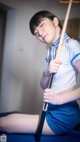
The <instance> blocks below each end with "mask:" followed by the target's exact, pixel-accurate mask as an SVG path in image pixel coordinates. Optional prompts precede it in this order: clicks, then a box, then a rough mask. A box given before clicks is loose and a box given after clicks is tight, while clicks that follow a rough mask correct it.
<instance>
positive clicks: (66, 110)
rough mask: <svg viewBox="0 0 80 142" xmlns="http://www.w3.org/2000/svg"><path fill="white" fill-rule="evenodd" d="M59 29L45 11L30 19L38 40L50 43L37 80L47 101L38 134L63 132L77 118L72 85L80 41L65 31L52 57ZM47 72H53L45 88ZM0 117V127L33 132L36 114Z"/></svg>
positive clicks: (79, 94)
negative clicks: (56, 54) (59, 47)
mask: <svg viewBox="0 0 80 142" xmlns="http://www.w3.org/2000/svg"><path fill="white" fill-rule="evenodd" d="M61 29H62V27H61V24H60V21H59V19H58V18H57V17H56V16H55V15H54V14H52V13H51V12H49V11H39V12H37V13H36V14H35V15H34V16H33V17H32V18H31V20H30V30H31V33H32V34H33V35H35V36H36V37H37V39H38V40H40V41H41V42H43V43H46V44H51V47H50V48H48V50H47V56H46V59H45V69H44V72H43V74H42V78H41V81H40V84H41V87H42V89H43V92H44V93H43V100H44V101H45V102H48V111H47V114H46V118H45V122H44V126H43V130H42V134H49V135H60V134H65V133H67V132H69V131H71V130H72V129H73V128H75V126H76V125H77V124H79V119H80V110H79V106H78V104H77V102H76V100H77V99H79V98H80V88H76V80H77V75H78V73H80V44H79V42H78V41H76V40H74V39H72V38H70V37H69V36H68V35H67V34H66V33H65V34H64V40H63V45H62V51H61V55H60V58H59V60H56V59H55V53H57V49H58V44H59V40H60V34H61ZM55 50H56V52H55ZM51 73H55V75H54V77H53V81H52V86H51V88H50V89H49V88H48V81H49V78H50V75H51ZM0 121H1V129H2V130H5V131H7V132H23V133H24V132H26V133H35V132H36V129H37V126H38V121H39V115H27V114H11V115H8V116H6V117H2V118H1V120H0Z"/></svg>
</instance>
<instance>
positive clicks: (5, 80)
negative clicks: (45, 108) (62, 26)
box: [0, 0, 80, 113]
mask: <svg viewBox="0 0 80 142" xmlns="http://www.w3.org/2000/svg"><path fill="white" fill-rule="evenodd" d="M0 2H2V3H3V4H6V5H8V6H9V7H11V8H12V9H11V10H8V16H7V26H6V35H5V46H4V48H5V50H4V60H3V74H2V91H1V112H5V111H21V112H23V113H38V112H40V111H41V108H42V103H43V101H42V90H41V88H40V84H39V82H40V77H41V74H42V71H43V65H44V63H43V61H44V57H45V54H46V49H45V48H44V47H46V46H45V45H44V44H42V43H40V42H39V41H37V40H36V38H35V37H33V35H31V33H30V30H29V20H30V18H31V17H32V15H33V14H34V13H35V12H37V11H39V10H50V11H52V12H54V13H56V15H57V16H58V17H59V18H60V19H63V18H64V17H65V13H66V9H67V6H63V5H62V8H61V5H58V4H57V3H56V1H55V5H54V3H53V1H52V0H51V1H50V0H44V1H37V0H34V2H33V0H29V1H26V0H23V2H22V0H12V1H10V0H0ZM50 2H51V3H50ZM74 8H75V10H74ZM79 8H80V7H79ZM79 8H78V7H77V6H75V7H73V9H72V12H71V15H70V17H72V18H74V17H76V15H77V16H80V15H79V14H78V13H79V10H80V9H79Z"/></svg>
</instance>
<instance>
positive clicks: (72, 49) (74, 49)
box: [68, 39, 80, 65]
mask: <svg viewBox="0 0 80 142" xmlns="http://www.w3.org/2000/svg"><path fill="white" fill-rule="evenodd" d="M68 46H69V47H68V48H69V53H70V54H69V55H70V59H71V64H72V65H74V64H75V62H76V61H78V60H80V43H79V42H78V41H77V40H74V39H70V40H69V43H68Z"/></svg>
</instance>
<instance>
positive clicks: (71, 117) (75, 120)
mask: <svg viewBox="0 0 80 142" xmlns="http://www.w3.org/2000/svg"><path fill="white" fill-rule="evenodd" d="M46 121H47V123H48V125H49V127H50V128H51V130H52V131H53V132H54V133H55V134H57V135H61V134H65V133H68V132H69V131H71V130H72V129H73V128H75V127H76V125H78V124H79V121H80V109H79V106H78V104H77V102H76V101H73V102H70V103H66V104H63V105H52V104H49V105H48V111H47V114H46Z"/></svg>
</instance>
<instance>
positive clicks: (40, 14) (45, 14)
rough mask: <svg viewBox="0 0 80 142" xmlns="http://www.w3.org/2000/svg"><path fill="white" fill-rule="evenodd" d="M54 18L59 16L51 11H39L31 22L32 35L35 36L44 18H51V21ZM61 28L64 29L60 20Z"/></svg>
mask: <svg viewBox="0 0 80 142" xmlns="http://www.w3.org/2000/svg"><path fill="white" fill-rule="evenodd" d="M54 17H57V16H56V15H54V14H53V13H51V12H49V11H39V12H37V13H36V14H34V15H33V17H32V18H31V19H30V22H29V27H30V31H31V33H32V34H33V35H34V31H35V28H36V27H37V26H38V25H39V24H40V23H41V21H42V20H43V18H49V19H50V20H53V19H54ZM57 18H58V17H57ZM58 20H59V19H58ZM59 27H60V28H61V29H62V25H61V23H60V20H59Z"/></svg>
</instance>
